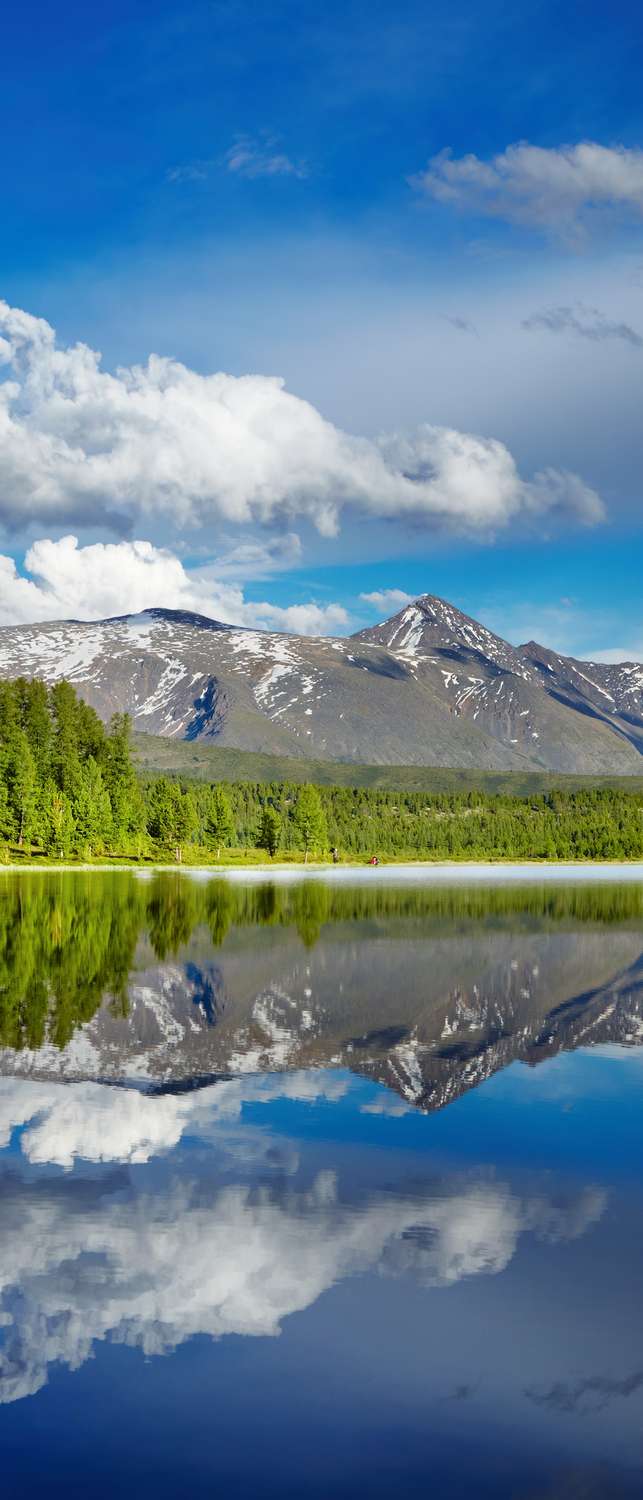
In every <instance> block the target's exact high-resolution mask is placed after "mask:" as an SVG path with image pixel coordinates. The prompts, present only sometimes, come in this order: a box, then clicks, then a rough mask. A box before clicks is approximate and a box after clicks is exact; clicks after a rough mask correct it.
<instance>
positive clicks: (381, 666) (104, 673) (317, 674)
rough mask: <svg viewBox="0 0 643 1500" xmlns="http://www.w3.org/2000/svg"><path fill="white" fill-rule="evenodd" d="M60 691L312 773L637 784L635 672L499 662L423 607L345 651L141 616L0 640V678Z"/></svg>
mask: <svg viewBox="0 0 643 1500" xmlns="http://www.w3.org/2000/svg"><path fill="white" fill-rule="evenodd" d="M19 674H23V675H25V676H41V677H44V678H46V679H47V680H49V681H53V680H55V679H56V678H60V677H63V676H64V677H67V678H68V679H69V680H70V681H71V682H73V683H74V685H75V686H76V687H77V689H78V690H79V692H80V693H81V694H82V695H83V696H84V697H85V698H86V699H87V700H88V702H90V703H92V704H93V705H94V707H95V708H96V709H97V710H98V712H99V713H100V714H101V715H102V716H103V717H105V718H107V717H108V716H109V715H110V714H111V713H113V712H114V711H115V710H122V709H127V710H128V711H129V712H130V713H131V714H132V716H133V719H134V722H135V726H136V728H137V729H138V730H142V731H148V732H149V733H154V734H160V735H166V736H175V737H178V738H183V739H189V740H192V739H200V738H204V737H205V738H207V737H210V738H213V739H215V740H216V741H217V742H218V743H219V744H221V745H222V746H233V747H236V748H238V749H243V750H253V751H258V752H263V753H272V754H281V755H290V756H293V755H294V756H297V757H305V758H311V759H313V758H316V759H319V760H338V761H347V762H350V761H354V762H361V763H369V764H383V765H394V764H399V765H434V766H459V767H471V768H475V769H490V770H512V769H516V770H518V769H520V770H527V769H548V770H553V771H570V772H579V773H585V774H592V773H612V774H624V775H627V774H628V773H636V772H640V770H641V756H642V755H643V666H641V665H639V664H636V663H624V664H622V665H618V666H605V665H602V664H598V663H586V662H577V661H574V660H572V659H571V658H566V657H562V656H558V655H556V654H555V653H554V652H551V651H548V650H546V649H545V648H544V647H541V646H538V645H537V644H536V643H535V642H530V643H529V645H527V646H521V647H514V646H511V645H509V644H508V643H507V642H506V641H503V640H501V639H500V637H499V636H496V635H494V634H493V633H492V632H491V631H489V630H487V629H486V628H485V627H484V626H482V625H479V624H477V622H476V621H474V620H471V619H469V618H468V617H467V616H466V615H463V614H462V613H461V612H460V611H459V610H457V609H455V608H454V607H453V606H451V605H449V604H447V603H446V602H445V601H443V600H441V599H438V598H436V597H435V596H433V595H429V594H426V595H423V596H422V598H420V599H418V600H416V602H415V603H414V604H411V605H409V606H407V607H406V608H405V609H403V610H401V611H400V612H399V613H398V614H397V615H395V616H394V617H393V618H392V619H390V620H386V621H384V622H383V623H382V624H380V625H376V626H374V627H373V628H372V629H368V630H362V631H359V632H358V633H357V634H356V635H354V636H352V637H348V638H338V639H327V638H310V637H302V636H291V635H279V634H275V633H272V632H268V631H255V630H244V629H240V628H238V627H235V626H228V625H224V624H221V623H219V622H217V621H213V620H209V619H206V618H205V617H203V616H201V615H194V614H186V613H183V612H181V611H175V610H166V609H152V610H148V611H146V612H145V613H143V614H139V615H126V616H123V617H122V618H118V619H113V620H102V621H98V622H96V623H92V624H85V623H82V622H76V621H65V622H62V623H55V624H44V625H28V626H5V627H3V628H2V629H0V675H1V676H11V677H13V676H17V675H19Z"/></svg>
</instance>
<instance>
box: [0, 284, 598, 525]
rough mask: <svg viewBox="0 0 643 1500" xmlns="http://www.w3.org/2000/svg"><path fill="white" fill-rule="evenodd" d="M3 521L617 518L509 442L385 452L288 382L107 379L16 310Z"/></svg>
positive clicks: (83, 352) (139, 375)
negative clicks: (349, 511) (522, 457)
mask: <svg viewBox="0 0 643 1500" xmlns="http://www.w3.org/2000/svg"><path fill="white" fill-rule="evenodd" d="M0 364H2V365H4V368H5V370H6V378H5V379H4V381H0V524H3V523H4V525H5V527H7V528H17V527H18V526H21V527H24V526H25V525H29V524H31V525H33V524H35V523H40V524H48V525H51V526H53V525H56V526H65V527H68V526H79V527H80V526H85V527H94V528H95V527H97V526H100V527H101V528H104V527H105V526H109V527H110V528H111V530H112V531H113V532H116V533H117V534H118V533H119V532H120V534H121V535H127V534H128V533H129V532H130V531H131V529H132V527H133V526H134V525H135V524H136V525H138V524H140V522H141V521H143V520H144V521H145V522H149V521H154V520H165V521H166V522H167V521H169V522H170V523H171V524H172V525H173V526H174V527H179V528H180V527H197V526H201V525H204V524H208V523H213V522H214V523H219V524H221V523H224V524H226V525H236V526H238V525H247V524H251V523H259V524H264V525H265V524H273V525H274V524H277V525H282V526H283V525H284V524H286V523H288V522H290V521H292V519H293V518H295V517H301V518H305V519H307V520H309V521H310V522H311V523H312V524H313V525H314V526H315V527H316V528H317V530H318V531H319V532H320V533H321V534H322V535H325V536H333V535H335V534H336V533H337V531H338V528H339V522H340V516H341V513H342V511H343V510H344V509H345V508H346V507H352V508H353V509H356V510H357V511H359V512H362V513H365V514H369V515H373V516H379V517H381V518H384V519H400V518H406V519H408V520H412V521H414V522H418V521H419V522H422V523H424V524H430V525H433V526H435V525H446V526H450V527H452V528H455V529H456V530H460V531H466V532H469V533H473V534H474V535H475V534H477V535H485V534H489V533H490V532H492V531H493V530H494V529H496V528H498V527H502V526H505V525H507V524H508V523H509V522H511V521H512V520H514V519H517V518H520V517H525V516H526V517H530V518H532V519H533V518H535V517H538V518H542V517H547V518H549V517H551V516H552V515H554V514H556V513H558V514H563V515H567V516H571V517H573V518H574V519H575V520H577V521H581V522H584V523H590V524H592V523H594V522H596V521H598V520H600V519H601V518H602V515H603V507H602V503H601V501H600V499H599V497H598V495H597V494H596V493H595V492H594V491H593V490H592V489H590V488H589V487H588V486H587V485H586V484H584V482H583V481H582V480H581V479H580V478H578V476H577V475H573V474H572V475H570V474H566V473H564V472H562V471H553V470H545V471H543V472H542V473H541V474H539V475H536V477H535V479H534V480H533V481H531V482H529V481H526V480H524V479H523V478H522V477H521V476H520V474H519V472H518V469H517V466H516V463H515V461H514V459H513V457H512V455H511V454H510V452H509V451H508V449H507V448H506V447H505V446H504V444H503V443H501V442H498V441H496V440H493V439H489V438H485V437H479V436H475V435H472V434H468V433H461V432H456V431H453V430H452V429H450V428H443V427H435V426H431V425H430V424H424V425H422V426H421V427H419V428H418V429H417V431H416V432H414V433H412V434H409V435H400V434H392V435H389V436H386V437H383V438H381V439H380V440H378V441H377V442H373V441H370V440H368V439H366V438H361V437H355V436H352V435H351V434H349V433H346V432H342V431H341V429H339V428H337V427H335V426H333V424H332V423H331V422H327V421H326V420H325V419H324V418H323V417H322V416H321V414H320V413H319V412H318V411H317V410H316V409H315V407H313V406H311V405H310V403H309V402H307V401H303V400H300V399H299V398H298V397H296V396H292V395H290V393H289V392H288V391H286V390H285V389H284V386H283V382H282V381H281V380H279V379H277V378H273V377H268V376H264V375H245V376H242V377H235V376H232V375H225V374H214V375H200V374H197V373H196V372H195V371H194V370H190V369H188V368H187V367H186V366H185V365H183V364H180V363H178V362H177V361H176V360H172V359H166V358H161V357H160V356H158V355H151V356H150V358H149V360H148V362H147V364H146V365H138V366H134V367H131V368H127V369H120V370H117V371H116V373H115V374H110V373H108V372H107V371H105V370H103V369H102V368H101V363H100V356H99V355H98V354H97V353H95V352H94V351H93V350H92V349H90V348H88V347H87V346H86V345H84V344H76V345H74V346H73V347H71V348H60V347H58V346H57V344H56V338H55V334H54V330H53V329H52V328H51V327H50V325H49V324H48V323H47V322H45V321H44V320H43V319H41V318H34V317H32V316H31V315H30V314H28V313H25V312H22V311H20V310H19V309H15V308H10V307H8V306H7V304H6V303H0Z"/></svg>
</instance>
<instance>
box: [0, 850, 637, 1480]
mask: <svg viewBox="0 0 643 1500" xmlns="http://www.w3.org/2000/svg"><path fill="white" fill-rule="evenodd" d="M642 951H643V890H642V889H641V887H639V886H636V885H634V886H633V885H623V886H619V885H610V886H609V887H606V888H604V889H603V888H600V887H598V886H582V885H570V886H568V887H567V886H566V887H563V886H560V887H556V888H552V887H551V886H550V887H547V888H546V889H545V888H539V887H538V886H536V885H530V886H520V887H519V886H515V887H511V886H506V887H496V888H493V889H485V890H479V889H476V888H474V887H471V888H465V887H462V888H458V889H455V888H454V889H451V890H448V889H434V890H431V889H430V888H428V887H424V888H422V887H412V888H404V887H396V888H394V889H388V890H387V889H386V888H385V887H380V886H378V887H373V888H368V887H366V888H365V887H363V886H360V887H355V888H354V889H351V888H349V887H339V888H338V887H326V886H324V885H322V884H309V885H307V884H302V885H298V886H288V887H275V886H266V887H263V888H262V887H256V886H255V887H247V888H246V887H241V886H232V885H227V884H226V883H225V882H223V881H220V880H212V881H209V882H207V883H198V882H194V881H191V880H190V879H188V878H185V877H182V876H174V875H159V876H154V877H152V878H151V879H148V880H145V881H142V880H139V879H137V878H136V877H135V876H134V875H132V874H130V873H127V872H123V873H114V874H113V875H98V874H97V875H91V874H87V875H85V874H81V873H79V874H61V875H55V876H50V875H43V874H38V875H35V874H34V875H27V876H22V875H21V876H19V877H18V876H16V877H14V876H11V875H7V876H5V877H4V878H3V879H1V880H0V1043H1V1046H2V1051H1V1053H0V1071H1V1073H2V1075H3V1076H1V1077H0V1443H1V1444H2V1453H3V1493H5V1494H7V1495H8V1496H14V1495H15V1496H18V1495H20V1496H25V1495H28V1496H30V1495H32V1494H33V1495H35V1494H41V1493H43V1491H44V1490H46V1492H47V1493H53V1494H55V1495H58V1494H60V1495H62V1494H63V1493H64V1494H65V1496H66V1497H68V1496H69V1495H70V1494H76V1493H78V1494H80V1493H81V1490H82V1492H83V1493H84V1492H85V1491H86V1490H87V1489H89V1490H90V1491H91V1493H92V1494H93V1496H103V1495H105V1496H107V1495H108V1494H112V1493H113V1489H114V1486H115V1485H118V1486H120V1488H121V1489H122V1490H124V1492H125V1493H131V1492H132V1489H133V1488H136V1489H137V1490H140V1491H141V1492H142V1493H143V1494H147V1493H154V1495H155V1497H159V1496H161V1497H165V1496H168V1497H170V1496H175V1495H177V1494H180V1493H183V1491H184V1490H185V1489H189V1490H190V1491H191V1492H192V1493H193V1494H194V1495H197V1496H201V1495H203V1496H206V1495H207V1496H210V1495H212V1494H214V1493H218V1492H221V1493H222V1494H226V1495H234V1496H242V1497H246V1496H247V1497H250V1496H252V1497H257V1496H259V1497H261V1500H264V1497H268V1496H273V1495H275V1496H276V1495H279V1496H280V1497H282V1496H286V1497H289V1500H294V1497H295V1496H297V1497H300V1496H301V1495H303V1494H306V1495H313V1496H315V1497H319V1500H321V1497H322V1496H323V1497H327V1496H330V1495H333V1496H341V1497H343V1496H346V1497H348V1496H351V1497H352V1496H354V1495H355V1494H359V1493H361V1492H363V1491H366V1492H368V1493H369V1494H370V1495H375V1496H378V1497H379V1496H380V1495H381V1496H384V1495H386V1496H387V1497H388V1496H390V1494H391V1492H392V1491H393V1492H395V1491H397V1490H400V1491H402V1492H403V1493H404V1495H405V1497H406V1496H410V1497H413V1500H416V1497H417V1500H420V1497H425V1496H428V1495H430V1496H434V1497H437V1500H440V1497H442V1496H447V1495H448V1496H450V1497H452V1496H455V1497H460V1496H462V1497H464V1496H465V1495H466V1496H470V1495H472V1494H475V1495H476V1496H482V1497H492V1496H493V1497H500V1500H510V1497H511V1500H516V1497H517V1500H546V1497H550V1500H551V1497H554V1496H560V1497H563V1496H564V1497H576V1496H577V1497H579V1500H580V1497H591V1500H593V1497H599V1496H601V1497H602V1496H610V1497H611V1496H614V1497H616V1500H619V1497H623V1500H625V1497H634V1496H636V1495H639V1494H640V1493H641V1490H642V1488H643V1464H642V1462H641V1451H640V1431H641V1420H642V1418H643V1338H642V1336H641V1312H642V1310H643V1307H642V1297H641V1293H640V1290H639V1286H640V1247H641V1241H642V1239H643V1194H642V1192H641V1180H640V1161H641V1143H642V1129H641V1127H642V1125H643V1087H642V1085H643V1049H639V1047H638V1045H637V1044H638V1041H639V1039H640V1037H641V1035H643V1009H642V1003H643V989H642V987H641V976H642V975H643V966H642ZM521 1062H523V1063H528V1064H534V1063H542V1066H538V1067H524V1066H523V1067H521V1066H511V1064H516V1063H517V1064H520V1063H521ZM445 1106H448V1107H445Z"/></svg>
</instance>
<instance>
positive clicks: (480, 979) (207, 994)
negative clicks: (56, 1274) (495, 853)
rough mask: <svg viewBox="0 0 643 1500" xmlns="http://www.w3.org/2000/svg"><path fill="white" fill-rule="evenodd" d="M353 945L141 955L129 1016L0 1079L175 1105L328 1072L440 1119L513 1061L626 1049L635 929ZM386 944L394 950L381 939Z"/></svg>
mask: <svg viewBox="0 0 643 1500" xmlns="http://www.w3.org/2000/svg"><path fill="white" fill-rule="evenodd" d="M421 933H422V928H421V925H420V924H417V923H416V924H411V925H409V927H408V928H407V927H405V926H404V924H398V927H397V931H396V927H395V924H392V925H391V926H390V928H387V927H386V924H385V923H384V922H382V920H381V919H380V921H379V923H378V924H377V925H375V924H371V927H370V930H369V931H368V932H366V933H365V932H364V929H363V927H362V928H361V929H360V928H358V929H357V931H356V932H355V933H350V932H348V929H346V928H344V929H343V928H342V926H341V924H338V925H337V926H336V927H334V928H331V929H328V930H327V932H326V935H325V939H324V942H323V943H320V944H319V945H318V946H317V947H316V948H314V949H312V950H308V951H302V946H301V943H300V942H299V941H298V940H297V938H296V936H295V934H294V932H289V933H288V932H285V931H283V930H281V931H280V933H279V941H278V942H277V943H274V942H273V941H272V936H271V933H270V930H269V929H266V930H261V929H257V930H254V931H253V930H251V929H249V928H244V929H243V931H242V932H240V933H239V934H238V935H237V936H236V937H234V936H233V937H231V938H229V939H228V940H227V942H226V944H225V946H224V949H223V950H222V951H220V952H219V953H218V954H217V955H216V956H213V955H212V952H211V950H210V952H209V953H207V954H206V953H204V951H203V940H202V937H199V935H198V933H197V934H195V935H193V937H192V938H191V940H190V942H189V944H188V946H187V948H186V950H185V951H184V952H183V953H182V955H181V958H180V959H178V958H176V959H173V960H172V961H163V962H160V961H158V960H156V959H155V958H154V955H153V953H152V951H151V949H150V947H149V944H148V943H147V942H145V941H143V942H142V943H141V944H140V946H139V949H138V952H137V961H136V967H135V969H134V970H133V972H132V973H131V974H130V977H129V982H128V1013H127V1015H124V1014H123V1008H122V1005H117V1006H115V1005H114V1004H113V1002H112V1001H111V1000H110V997H109V996H106V997H105V999H104V1001H103V1003H102V1004H101V1005H100V1007H99V1009H98V1010H97V1011H96V1014H95V1015H94V1016H93V1018H92V1019H91V1020H90V1021H88V1022H87V1023H86V1024H84V1025H83V1026H82V1027H81V1028H79V1029H78V1030H77V1031H76V1033H75V1034H74V1036H73V1037H72V1039H71V1041H69V1042H68V1043H67V1045H66V1046H65V1047H62V1048H59V1047H58V1046H56V1045H55V1043H54V1042H53V1041H49V1042H45V1044H44V1045H43V1046H42V1047H40V1049H38V1050H36V1049H33V1050H32V1049H30V1048H28V1047H25V1048H23V1049H22V1050H19V1051H12V1050H11V1049H9V1048H3V1049H0V1076H17V1077H25V1078H31V1079H60V1080H67V1081H69V1080H73V1079H76V1080H77V1079H93V1080H96V1081H98V1080H101V1081H103V1082H110V1083H129V1084H134V1085H136V1086H137V1087H141V1088H144V1089H148V1090H152V1091H153V1092H160V1093H164V1092H182V1091H184V1090H185V1091H188V1090H190V1089H192V1088H198V1087H200V1086H202V1085H203V1084H205V1083H210V1082H212V1081H213V1080H215V1079H216V1078H220V1077H222V1076H228V1077H229V1076H233V1075H238V1074H243V1073H257V1072H272V1071H277V1072H282V1071H288V1070H292V1069H308V1068H331V1067H332V1068H338V1067H344V1068H348V1069H350V1071H351V1072H354V1073H357V1074H360V1075H362V1076H364V1077H368V1078H371V1079H372V1080H373V1081H375V1082H378V1083H381V1084H384V1085H386V1086H387V1087H388V1088H390V1089H391V1090H393V1092H394V1093H396V1094H397V1095H399V1096H400V1097H401V1098H402V1100H404V1102H405V1104H407V1105H411V1106H413V1107H415V1108H419V1109H421V1110H434V1109H440V1108H442V1107H443V1106H444V1105H446V1104H448V1103H450V1102H451V1101H452V1100H453V1099H455V1098H458V1097H459V1096H460V1095H462V1094H464V1093H466V1092H468V1091H469V1090H470V1089H472V1088H476V1087H477V1086H478V1085H479V1084H480V1083H482V1082H483V1081H484V1080H485V1079H487V1078H490V1077H491V1076H492V1074H494V1073H496V1072H498V1071H500V1070H502V1069H503V1068H505V1067H507V1066H509V1064H511V1063H513V1062H517V1061H521V1062H524V1063H527V1064H528V1065H535V1064H536V1063H538V1062H540V1061H543V1060H544V1059H546V1058H548V1057H551V1056H554V1055H556V1054H557V1053H558V1052H561V1051H563V1050H573V1049H574V1048H576V1047H580V1046H582V1047H587V1046H592V1045H596V1044H598V1043H602V1044H603V1043H617V1044H619V1045H621V1046H628V1045H629V1046H640V1044H641V1038H642V1037H643V954H642V952H641V934H640V932H639V931H637V930H636V928H634V929H633V930H627V929H612V930H609V929H601V928H591V927H588V928H587V929H585V930H579V929H575V930H572V931H569V930H563V931H556V930H547V929H546V928H544V929H541V930H538V928H537V926H535V927H534V928H532V929H531V930H530V929H529V927H523V928H521V929H518V930H517V931H512V930H511V929H510V928H509V927H507V926H506V925H503V924H502V923H500V924H498V925H496V926H494V925H493V924H490V925H489V926H488V927H486V928H482V927H478V928H475V927H472V926H471V924H467V923H466V922H460V923H449V922H448V921H447V922H442V923H441V925H440V928H439V931H438V932H436V931H435V930H431V931H430V932H429V934H428V935H426V936H422V935H421ZM393 934H395V937H394V936H393Z"/></svg>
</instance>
